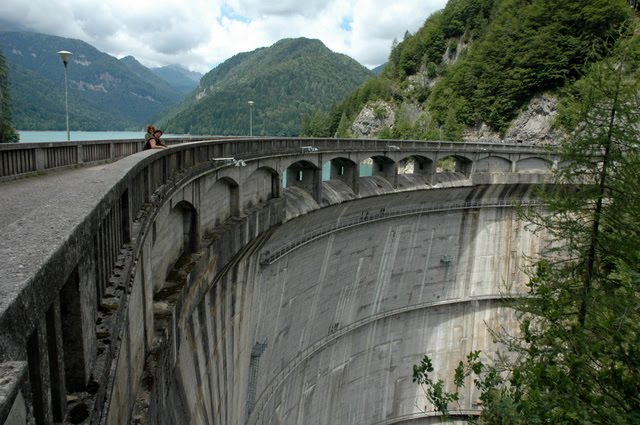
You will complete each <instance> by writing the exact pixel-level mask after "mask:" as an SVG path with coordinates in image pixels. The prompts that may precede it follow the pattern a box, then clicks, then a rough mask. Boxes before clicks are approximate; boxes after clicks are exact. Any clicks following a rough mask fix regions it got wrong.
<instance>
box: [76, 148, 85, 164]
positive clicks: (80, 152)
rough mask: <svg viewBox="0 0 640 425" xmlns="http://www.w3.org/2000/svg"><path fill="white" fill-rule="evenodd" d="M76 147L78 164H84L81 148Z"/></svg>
mask: <svg viewBox="0 0 640 425" xmlns="http://www.w3.org/2000/svg"><path fill="white" fill-rule="evenodd" d="M77 147H78V164H82V163H83V162H84V155H83V154H82V152H83V146H82V145H78V146H77Z"/></svg>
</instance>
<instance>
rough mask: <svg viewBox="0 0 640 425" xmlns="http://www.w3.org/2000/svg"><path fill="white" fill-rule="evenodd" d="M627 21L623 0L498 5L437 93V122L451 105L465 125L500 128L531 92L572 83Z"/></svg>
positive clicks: (515, 0) (433, 103)
mask: <svg viewBox="0 0 640 425" xmlns="http://www.w3.org/2000/svg"><path fill="white" fill-rule="evenodd" d="M628 18H629V8H628V7H627V5H626V2H625V1H624V0H612V1H610V0H591V1H586V2H585V1H583V0H568V1H562V2H557V1H555V0H534V1H528V0H502V1H497V2H496V7H495V10H494V16H493V18H492V20H491V22H490V24H489V25H488V26H487V28H486V33H485V35H484V37H482V39H480V40H478V42H477V43H476V44H475V45H474V47H473V49H471V50H470V51H469V54H468V55H467V56H466V58H465V59H464V60H462V61H460V62H458V63H457V64H455V65H454V66H453V67H452V68H451V69H450V71H449V72H448V74H447V75H446V76H445V77H444V78H443V80H442V82H441V83H440V84H439V85H438V86H437V87H436V88H435V89H434V91H433V96H432V97H431V99H430V103H429V106H430V109H431V111H432V112H433V113H434V116H435V118H436V120H437V122H438V123H439V124H443V123H444V122H445V120H446V118H447V115H448V114H449V107H448V105H450V104H451V103H452V102H453V103H454V104H459V105H461V106H460V107H459V108H456V112H457V114H458V120H459V121H460V122H462V123H464V124H466V125H474V124H476V123H477V122H479V121H483V122H486V123H487V124H489V125H490V126H491V127H492V128H493V129H495V130H497V131H505V130H506V129H507V127H508V125H509V123H510V122H511V120H512V119H513V118H514V117H515V115H516V114H517V112H518V110H519V108H521V107H522V106H523V105H524V104H525V103H526V102H527V101H528V100H529V99H530V98H531V96H532V95H533V94H535V93H539V92H543V91H547V90H557V89H559V88H561V87H563V86H564V85H565V84H566V83H567V82H570V81H572V80H575V79H576V78H577V77H578V75H579V74H580V72H581V70H582V69H583V67H584V65H585V64H588V63H593V61H594V60H597V59H598V58H600V57H602V54H603V53H604V52H606V51H607V48H608V47H610V46H611V43H612V42H613V41H615V39H616V38H617V37H618V36H619V35H620V32H619V30H618V29H619V28H620V26H621V25H622V24H623V23H624V22H625V21H626V20H627V19H628Z"/></svg>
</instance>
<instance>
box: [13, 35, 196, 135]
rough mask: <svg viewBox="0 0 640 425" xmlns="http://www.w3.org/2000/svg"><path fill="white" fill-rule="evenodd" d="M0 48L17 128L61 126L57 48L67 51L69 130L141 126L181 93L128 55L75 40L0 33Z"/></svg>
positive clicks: (61, 94) (61, 78)
mask: <svg viewBox="0 0 640 425" xmlns="http://www.w3.org/2000/svg"><path fill="white" fill-rule="evenodd" d="M0 49H2V51H3V54H4V56H5V58H6V60H7V65H8V68H9V82H10V85H11V97H12V117H13V122H14V125H15V126H16V128H18V129H21V130H63V129H64V127H65V119H64V114H65V111H64V67H63V65H62V61H61V60H60V57H59V56H58V55H57V54H56V52H57V51H59V50H69V51H71V52H73V56H72V57H71V60H70V63H69V67H68V74H69V121H70V127H71V128H73V129H76V130H127V129H141V128H143V126H144V124H145V123H146V122H147V121H149V120H150V119H151V117H153V116H154V115H156V114H158V113H160V112H161V111H163V110H165V109H167V108H169V107H170V106H172V105H174V104H176V103H177V102H179V101H180V100H181V99H182V97H183V96H184V95H183V93H181V92H180V91H178V90H176V89H175V88H173V87H172V86H171V85H170V84H169V83H168V82H166V81H164V80H163V79H161V78H160V77H158V76H157V75H156V74H154V73H153V72H151V71H150V70H149V69H148V68H145V67H144V66H142V65H141V64H140V63H139V62H138V61H137V60H135V59H134V58H132V57H127V58H124V59H123V60H118V59H117V58H115V57H113V56H110V55H108V54H106V53H103V52H101V51H99V50H97V49H96V48H94V47H93V46H91V45H89V44H87V43H85V42H83V41H81V40H75V39H69V38H62V37H56V36H51V35H45V34H38V33H32V32H0Z"/></svg>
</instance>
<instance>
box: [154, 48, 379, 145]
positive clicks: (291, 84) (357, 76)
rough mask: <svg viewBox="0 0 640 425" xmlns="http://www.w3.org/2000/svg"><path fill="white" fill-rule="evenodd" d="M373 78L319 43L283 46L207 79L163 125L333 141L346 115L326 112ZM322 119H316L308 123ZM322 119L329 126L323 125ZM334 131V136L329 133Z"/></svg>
mask: <svg viewBox="0 0 640 425" xmlns="http://www.w3.org/2000/svg"><path fill="white" fill-rule="evenodd" d="M371 76H372V74H371V72H370V71H369V70H367V69H366V68H364V67H363V66H362V65H360V64H358V63H357V62H356V61H354V60H353V59H351V58H349V57H347V56H345V55H341V54H337V53H333V52H331V51H330V50H329V49H327V48H326V47H325V46H324V45H323V44H322V43H321V42H320V41H319V40H309V39H304V38H298V39H286V40H281V41H279V42H277V43H276V44H274V45H273V46H271V47H268V48H261V49H257V50H255V51H253V52H248V53H241V54H239V55H236V56H234V57H233V58H231V59H229V60H227V61H225V62H224V63H222V64H220V65H219V66H218V67H216V68H215V69H214V70H212V71H211V72H209V73H208V74H206V75H205V76H204V77H202V80H201V82H200V87H199V88H198V89H197V90H196V91H197V93H194V94H192V95H191V96H190V97H189V98H188V99H187V100H186V101H185V102H184V103H183V104H182V105H180V107H178V108H177V109H176V110H174V111H172V112H170V113H169V114H168V115H167V116H166V117H165V118H164V119H163V121H166V129H167V130H168V131H172V132H177V133H182V132H185V133H194V134H236V135H241V134H248V133H249V107H248V105H247V102H248V101H249V100H253V101H254V102H255V106H254V107H253V134H254V135H273V136H295V135H298V134H301V133H303V134H304V133H306V132H308V131H309V129H313V130H317V131H318V132H319V133H321V134H325V135H328V136H329V137H330V136H333V134H334V133H335V131H336V130H337V126H338V124H339V122H340V118H341V116H342V111H339V112H338V111H336V113H335V114H334V113H331V114H329V115H327V114H326V113H325V112H324V111H326V110H327V109H329V107H330V106H331V105H332V104H334V103H335V102H337V101H338V100H339V99H342V98H344V96H346V95H347V94H348V93H349V92H351V91H352V90H354V89H355V88H356V87H358V86H359V85H360V84H362V83H364V82H365V81H366V80H367V79H368V78H370V77H371ZM314 111H322V112H317V115H316V116H315V117H313V118H306V119H304V126H302V127H303V128H301V124H302V121H303V117H304V116H305V115H312V113H313V112H314ZM321 117H326V118H327V120H328V122H327V123H325V124H322V125H320V124H319V120H320V118H321ZM328 127H331V132H330V133H329V131H328V130H327V128H328Z"/></svg>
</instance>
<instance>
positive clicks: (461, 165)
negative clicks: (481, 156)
mask: <svg viewBox="0 0 640 425" xmlns="http://www.w3.org/2000/svg"><path fill="white" fill-rule="evenodd" d="M449 158H450V159H452V160H453V161H454V165H453V167H452V169H439V168H441V164H443V162H446V160H447V159H449ZM442 171H444V172H446V171H453V172H456V173H462V174H464V175H465V176H466V177H469V176H470V175H471V173H472V171H473V160H472V159H470V158H467V157H466V156H464V155H460V154H450V155H446V156H442V157H439V158H438V161H437V163H436V172H442Z"/></svg>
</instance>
